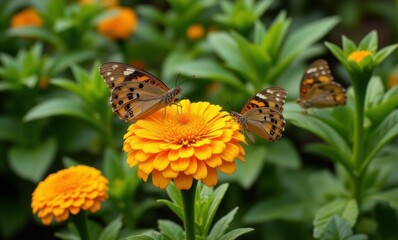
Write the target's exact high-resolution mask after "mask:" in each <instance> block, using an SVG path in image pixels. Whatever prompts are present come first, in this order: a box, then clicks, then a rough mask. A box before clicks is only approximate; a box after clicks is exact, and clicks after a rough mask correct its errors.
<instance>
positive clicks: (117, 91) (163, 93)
mask: <svg viewBox="0 0 398 240" xmlns="http://www.w3.org/2000/svg"><path fill="white" fill-rule="evenodd" d="M100 74H101V76H102V77H103V78H104V80H105V82H106V84H107V85H108V87H109V89H110V90H111V97H110V103H111V106H112V110H113V112H114V113H115V114H116V115H117V116H118V117H119V118H120V119H122V120H125V121H126V122H130V121H137V120H139V119H142V118H144V117H147V116H149V115H151V114H152V113H154V112H156V111H158V110H159V109H161V108H164V107H166V106H168V105H171V104H173V103H174V101H175V98H176V96H177V95H178V94H179V93H180V92H181V88H180V87H176V88H172V89H169V88H168V87H167V86H166V85H165V84H164V83H163V82H162V81H161V80H160V79H158V78H157V77H155V76H154V75H152V74H150V73H149V72H146V71H145V70H142V69H140V68H138V67H134V66H132V65H129V64H125V63H119V62H107V63H104V64H102V65H101V67H100Z"/></svg>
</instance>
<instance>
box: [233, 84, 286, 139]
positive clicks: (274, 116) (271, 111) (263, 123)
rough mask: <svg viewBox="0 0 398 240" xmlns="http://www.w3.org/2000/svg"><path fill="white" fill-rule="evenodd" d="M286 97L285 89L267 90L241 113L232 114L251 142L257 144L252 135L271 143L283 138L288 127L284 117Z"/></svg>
mask: <svg viewBox="0 0 398 240" xmlns="http://www.w3.org/2000/svg"><path fill="white" fill-rule="evenodd" d="M286 95H287V92H286V90H284V89H283V88H280V87H270V88H266V89H263V90H262V91H261V92H259V93H257V94H256V95H255V96H254V97H252V98H251V99H250V100H249V101H247V103H246V104H245V106H244V107H243V109H242V111H241V112H240V113H237V112H231V115H232V117H234V118H235V119H236V121H237V122H238V123H239V124H240V125H241V127H242V128H243V130H245V131H246V134H247V136H248V137H249V139H250V141H251V142H253V143H254V142H255V141H254V137H253V135H252V133H255V134H257V135H258V136H260V137H261V138H263V139H265V140H268V141H271V142H274V141H276V140H278V139H279V138H280V137H281V136H282V133H283V131H284V130H285V125H286V122H285V119H284V117H283V115H282V112H283V104H284V103H285V99H286Z"/></svg>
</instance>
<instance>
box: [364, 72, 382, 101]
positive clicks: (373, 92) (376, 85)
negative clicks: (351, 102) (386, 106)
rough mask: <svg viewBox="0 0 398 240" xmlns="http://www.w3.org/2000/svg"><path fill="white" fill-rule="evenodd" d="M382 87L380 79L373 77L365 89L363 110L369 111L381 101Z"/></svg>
mask: <svg viewBox="0 0 398 240" xmlns="http://www.w3.org/2000/svg"><path fill="white" fill-rule="evenodd" d="M383 95H384V86H383V82H382V80H381V78H380V77H378V76H373V77H372V78H371V79H370V81H369V83H368V87H367V89H366V98H365V104H366V106H365V108H367V109H369V108H372V107H373V106H377V105H378V104H379V103H380V102H381V101H382V99H383Z"/></svg>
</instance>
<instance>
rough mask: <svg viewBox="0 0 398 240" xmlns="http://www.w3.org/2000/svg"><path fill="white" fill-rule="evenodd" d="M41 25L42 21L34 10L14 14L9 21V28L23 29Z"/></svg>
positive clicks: (29, 9)
mask: <svg viewBox="0 0 398 240" xmlns="http://www.w3.org/2000/svg"><path fill="white" fill-rule="evenodd" d="M42 25H43V20H42V19H41V17H40V16H39V14H38V13H37V11H36V9H34V8H27V9H25V10H22V11H21V12H19V13H17V14H15V15H14V16H13V17H12V19H11V27H12V28H17V27H25V26H37V27H40V26H42Z"/></svg>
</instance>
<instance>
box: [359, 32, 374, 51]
mask: <svg viewBox="0 0 398 240" xmlns="http://www.w3.org/2000/svg"><path fill="white" fill-rule="evenodd" d="M377 44H378V39H377V32H376V31H375V30H373V31H371V32H370V33H368V34H367V35H366V36H365V37H364V38H363V39H362V40H361V42H360V43H359V45H358V49H359V50H370V51H373V52H376V50H377Z"/></svg>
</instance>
